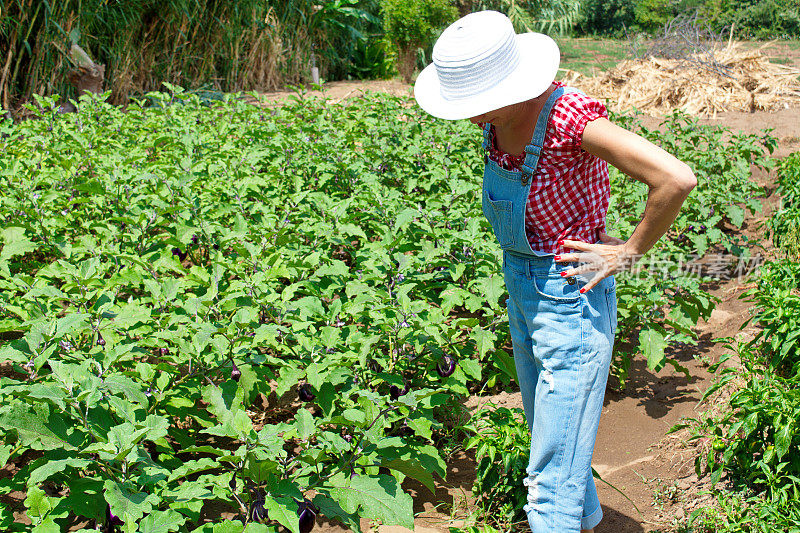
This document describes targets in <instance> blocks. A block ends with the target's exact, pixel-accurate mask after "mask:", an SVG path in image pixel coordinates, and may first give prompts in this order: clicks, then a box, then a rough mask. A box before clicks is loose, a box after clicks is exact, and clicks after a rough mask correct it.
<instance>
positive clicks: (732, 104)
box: [564, 42, 800, 117]
mask: <svg viewBox="0 0 800 533" xmlns="http://www.w3.org/2000/svg"><path fill="white" fill-rule="evenodd" d="M762 49H763V47H761V48H759V49H754V50H745V49H743V48H742V47H741V46H739V45H737V44H736V43H732V42H729V43H728V44H727V45H726V46H719V45H717V46H715V47H713V48H711V49H710V50H708V51H706V52H703V53H695V54H690V55H688V56H686V57H684V58H681V59H664V58H658V57H652V56H650V57H648V58H646V59H632V60H626V61H623V62H622V63H620V64H619V65H617V66H616V67H614V68H613V69H611V70H609V71H608V72H605V73H603V74H601V75H599V76H595V77H587V76H583V75H581V74H579V73H577V72H574V71H570V72H567V76H566V77H565V80H564V81H565V82H566V83H567V84H568V85H571V86H573V87H577V88H579V89H581V90H583V91H584V92H586V93H588V94H591V95H592V96H594V97H597V98H602V99H604V100H606V102H607V105H608V107H609V108H610V109H613V110H615V111H628V110H632V109H638V110H639V111H642V112H643V113H646V114H649V115H664V114H668V113H670V112H671V111H672V110H674V109H680V110H682V111H684V112H686V113H689V114H692V115H697V116H704V117H708V116H715V115H716V114H717V113H718V112H721V111H755V110H765V111H775V110H778V109H784V108H787V107H795V106H800V79H798V76H800V69H797V68H794V67H790V66H786V65H779V64H776V63H770V61H769V59H768V58H767V57H766V56H765V55H764V54H763V53H762Z"/></svg>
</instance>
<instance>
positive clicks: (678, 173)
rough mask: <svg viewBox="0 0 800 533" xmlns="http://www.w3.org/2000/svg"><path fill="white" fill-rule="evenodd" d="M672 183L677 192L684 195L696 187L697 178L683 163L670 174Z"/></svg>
mask: <svg viewBox="0 0 800 533" xmlns="http://www.w3.org/2000/svg"><path fill="white" fill-rule="evenodd" d="M672 182H673V183H674V185H675V188H677V189H678V190H679V191H681V192H682V193H684V194H687V195H688V194H689V193H690V192H691V191H692V189H694V188H695V187H697V178H696V177H695V175H694V172H692V169H691V168H690V167H689V165H687V164H686V163H684V162H680V164H679V165H678V166H677V167H676V168H675V170H674V171H673V172H672Z"/></svg>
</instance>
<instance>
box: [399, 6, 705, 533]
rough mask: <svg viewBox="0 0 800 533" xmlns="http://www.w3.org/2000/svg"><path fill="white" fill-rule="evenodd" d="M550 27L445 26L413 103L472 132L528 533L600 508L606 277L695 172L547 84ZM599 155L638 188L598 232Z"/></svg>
mask: <svg viewBox="0 0 800 533" xmlns="http://www.w3.org/2000/svg"><path fill="white" fill-rule="evenodd" d="M558 64H559V51H558V47H557V45H556V44H555V42H554V41H553V40H552V39H550V38H549V37H547V36H545V35H542V34H537V33H527V34H521V35H516V34H515V32H514V29H513V27H512V25H511V22H510V21H509V20H508V18H507V17H506V16H505V15H503V14H501V13H497V12H494V11H483V12H478V13H472V14H470V15H467V16H465V17H463V18H461V19H459V20H457V21H456V22H454V23H453V24H452V25H450V26H449V27H448V28H447V29H446V30H445V31H444V32H443V33H442V35H441V36H440V37H439V39H438V40H437V42H436V45H435V46H434V49H433V63H432V64H431V65H429V66H428V67H427V68H426V69H424V70H423V72H422V73H420V75H419V78H418V79H417V82H416V84H415V87H414V94H415V97H416V99H417V102H418V103H419V105H420V106H421V107H422V108H423V109H424V110H425V111H427V112H429V113H430V114H432V115H434V116H436V117H439V118H444V119H448V120H458V119H470V120H471V121H472V122H473V123H475V124H478V125H480V126H481V127H482V129H483V134H484V142H483V147H484V149H485V150H486V156H485V159H484V160H485V168H484V176H483V202H482V203H483V213H484V215H485V216H486V218H487V219H488V220H489V222H490V223H491V226H492V229H493V230H494V233H495V236H496V237H497V239H498V241H499V243H500V247H501V248H502V249H503V274H504V277H505V283H506V287H507V289H508V293H509V299H508V301H507V305H508V312H509V324H510V328H511V338H512V344H513V349H514V360H515V363H516V367H517V375H518V381H519V385H520V389H521V391H522V401H523V406H524V410H525V416H526V418H527V421H528V425H529V426H530V428H531V452H530V462H529V465H528V468H527V473H528V475H527V476H526V478H525V479H524V480H520V482H521V483H523V484H524V485H525V486H526V487H527V489H528V502H527V504H526V505H525V508H524V509H525V512H526V513H527V516H528V521H529V522H530V525H531V529H532V530H533V532H534V533H553V532H556V533H563V532H575V533H577V532H578V531H579V530H580V531H584V532H591V531H593V528H594V527H595V526H596V525H597V524H598V523H599V522H600V520H601V518H602V510H601V507H600V502H599V500H598V499H597V491H596V488H595V484H594V479H593V478H592V473H591V458H592V452H593V450H594V442H595V437H596V434H597V427H598V424H599V420H600V412H601V410H602V407H603V396H604V394H605V387H606V380H607V378H608V370H609V365H610V362H611V351H612V347H613V344H614V334H615V331H616V325H617V308H616V286H615V280H614V274H615V273H616V272H620V271H621V270H623V269H624V268H626V267H629V266H630V265H631V264H632V262H634V261H635V260H636V258H638V257H640V256H641V255H642V254H644V253H645V252H647V250H649V249H650V248H651V247H652V246H653V244H655V242H656V241H657V240H658V239H659V238H660V237H661V235H663V234H664V232H665V231H666V230H667V228H668V227H669V226H670V224H671V223H672V222H673V221H674V220H675V217H676V216H677V213H678V210H679V209H680V207H681V205H682V203H683V201H684V200H685V199H686V197H687V195H688V194H689V192H690V191H691V190H692V189H693V188H694V187H695V185H696V184H697V181H696V179H695V177H694V175H693V173H692V171H691V170H690V169H689V167H688V166H687V165H685V164H684V163H682V162H681V161H678V160H677V159H676V158H674V157H673V156H671V155H670V154H668V153H666V152H665V151H664V150H662V149H661V148H659V147H657V146H655V145H654V144H652V143H650V142H648V141H647V140H645V139H643V138H641V137H639V136H638V135H635V134H634V133H631V132H629V131H627V130H624V129H622V128H620V127H618V126H616V125H614V124H612V123H611V122H609V120H608V114H607V112H606V109H605V107H604V106H603V105H602V104H601V103H600V102H598V101H597V100H595V99H592V98H589V97H587V96H586V95H584V94H583V93H581V92H580V91H576V90H575V89H571V88H568V87H565V86H564V85H563V84H561V83H557V82H554V78H555V75H556V71H557V70H558ZM607 163H611V164H612V165H614V166H615V167H617V168H618V169H620V170H621V171H622V172H624V173H626V174H628V175H629V176H631V177H633V178H635V179H637V180H639V181H642V182H644V183H646V184H647V185H648V187H649V193H648V200H647V206H646V208H645V212H644V216H643V218H642V221H641V222H640V223H639V225H638V226H637V227H636V229H635V231H634V232H633V234H632V235H631V236H630V237H629V238H628V239H627V240H626V241H622V240H620V239H616V238H613V237H609V236H608V235H606V234H605V218H606V211H607V209H608V200H609V195H610V188H609V183H608V165H607Z"/></svg>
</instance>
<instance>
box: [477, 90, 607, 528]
mask: <svg viewBox="0 0 800 533" xmlns="http://www.w3.org/2000/svg"><path fill="white" fill-rule="evenodd" d="M573 91H577V90H576V89H571V88H563V87H560V88H558V89H556V90H555V91H553V93H552V94H551V95H550V97H549V98H548V99H547V102H546V103H545V105H544V108H543V109H542V111H541V112H540V114H539V118H538V120H537V123H536V128H535V130H534V133H533V138H532V140H531V143H530V144H529V145H528V146H526V147H525V152H526V156H525V162H524V164H523V165H522V172H514V171H509V170H505V169H503V168H502V167H500V166H499V165H498V164H497V163H495V162H494V161H492V160H490V159H488V157H487V158H485V161H486V165H485V168H484V175H483V200H482V207H483V214H484V216H485V217H486V218H487V219H488V220H489V222H490V224H491V226H492V230H493V231H494V234H495V236H496V237H497V240H498V242H499V243H500V247H501V248H502V250H503V275H504V279H505V283H506V288H507V290H508V294H509V298H508V300H507V306H508V315H509V326H510V329H511V340H512V345H513V349H514V362H515V364H516V368H517V376H518V382H519V386H520V389H521V392H522V403H523V407H524V410H525V418H526V420H527V422H528V426H529V428H530V430H531V451H530V459H529V463H528V468H527V474H528V475H527V476H526V477H525V479H524V480H521V482H522V483H523V484H524V485H525V486H526V487H527V489H528V501H527V504H526V505H525V507H524V510H525V512H526V514H527V516H528V522H529V523H530V526H531V529H532V531H533V533H554V532H557V533H573V532H574V533H578V531H579V530H580V529H591V528H593V527H594V526H596V525H597V524H598V523H599V522H600V520H601V519H602V516H603V512H602V509H601V507H600V502H599V500H598V498H597V489H596V487H595V484H594V479H593V477H592V470H591V460H592V452H593V451H594V443H595V437H596V435H597V427H598V424H599V422H600V413H601V410H602V408H603V397H604V395H605V388H606V381H607V379H608V370H609V365H610V363H611V351H612V347H613V345H614V334H615V332H616V327H617V302H616V282H615V280H614V277H613V276H608V277H607V278H604V279H603V280H601V282H600V283H598V284H597V285H596V286H595V287H593V288H592V289H591V290H589V291H587V292H586V293H585V294H581V293H580V292H579V291H580V289H581V287H582V286H584V285H585V284H586V282H587V281H588V280H587V279H586V278H585V277H584V276H582V275H576V276H571V277H569V278H564V277H562V276H561V272H562V271H564V270H568V269H570V268H572V267H574V266H577V265H578V263H577V262H571V263H556V262H555V261H554V259H553V258H554V255H555V254H552V253H542V252H539V251H534V250H533V249H532V248H531V246H530V244H529V242H528V239H527V236H526V231H525V210H526V207H527V200H528V195H529V192H530V189H531V187H532V186H534V187H536V186H537V183H535V182H536V179H537V178H536V167H537V165H538V162H539V157H540V155H541V152H542V146H543V145H544V138H545V133H546V130H547V123H548V120H549V116H550V112H551V111H552V109H553V105H554V104H555V103H556V101H557V100H558V98H559V97H561V95H562V94H564V93H569V92H573ZM490 128H491V125H490V124H486V126H485V129H484V141H483V148H484V150H488V149H489V146H490ZM576 251H577V250H576ZM578 252H579V251H578Z"/></svg>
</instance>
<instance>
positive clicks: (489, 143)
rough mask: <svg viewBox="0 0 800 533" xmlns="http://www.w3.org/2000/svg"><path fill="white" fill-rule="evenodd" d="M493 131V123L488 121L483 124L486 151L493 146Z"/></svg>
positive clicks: (484, 148)
mask: <svg viewBox="0 0 800 533" xmlns="http://www.w3.org/2000/svg"><path fill="white" fill-rule="evenodd" d="M491 131H492V125H491V123H489V122H487V123H486V124H484V125H483V150H484V151H486V150H488V149H489V147H490V146H492V139H491V137H490V136H491Z"/></svg>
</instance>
